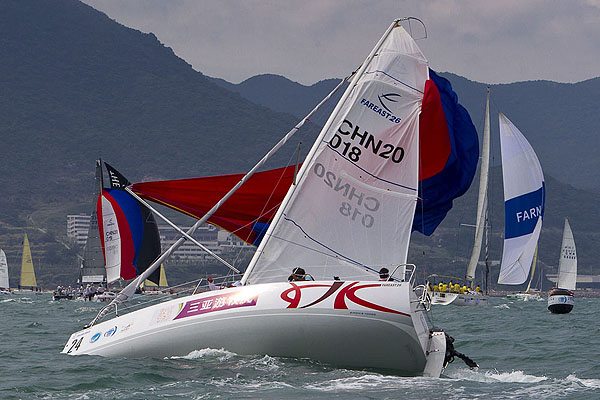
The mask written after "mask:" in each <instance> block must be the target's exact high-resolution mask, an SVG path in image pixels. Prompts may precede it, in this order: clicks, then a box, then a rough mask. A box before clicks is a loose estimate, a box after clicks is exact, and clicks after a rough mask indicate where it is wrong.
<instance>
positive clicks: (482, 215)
mask: <svg viewBox="0 0 600 400" xmlns="http://www.w3.org/2000/svg"><path fill="white" fill-rule="evenodd" d="M489 168H490V89H489V88H488V92H487V99H486V106H485V122H484V126H483V144H482V148H481V166H480V173H479V197H478V200H477V220H476V223H475V240H474V243H473V251H472V253H471V259H470V260H469V264H468V265H467V271H466V274H465V276H466V283H467V285H468V287H467V289H466V290H465V289H464V287H463V288H461V289H459V290H458V291H456V290H454V291H453V290H452V288H450V291H434V292H432V300H431V304H433V305H448V304H453V305H457V306H479V305H487V304H488V296H486V295H484V294H483V293H482V292H481V291H477V290H474V289H475V288H474V280H475V270H476V269H477V264H478V263H479V257H480V254H481V247H482V245H483V237H484V233H485V237H486V243H485V244H486V245H485V259H486V279H487V268H488V267H487V259H488V257H487V255H488V247H487V237H488V236H487V235H488V177H489ZM431 278H445V279H450V280H451V281H454V282H456V281H461V280H462V279H460V278H456V277H442V276H436V275H431ZM486 287H487V282H486Z"/></svg>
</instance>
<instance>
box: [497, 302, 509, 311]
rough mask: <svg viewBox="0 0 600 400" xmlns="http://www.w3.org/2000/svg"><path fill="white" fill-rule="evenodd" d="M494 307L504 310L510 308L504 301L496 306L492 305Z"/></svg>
mask: <svg viewBox="0 0 600 400" xmlns="http://www.w3.org/2000/svg"><path fill="white" fill-rule="evenodd" d="M494 308H502V309H505V310H509V309H510V307H509V306H508V304H506V303H502V304H499V305H497V306H494Z"/></svg>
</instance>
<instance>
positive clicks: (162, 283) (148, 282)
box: [144, 264, 169, 294]
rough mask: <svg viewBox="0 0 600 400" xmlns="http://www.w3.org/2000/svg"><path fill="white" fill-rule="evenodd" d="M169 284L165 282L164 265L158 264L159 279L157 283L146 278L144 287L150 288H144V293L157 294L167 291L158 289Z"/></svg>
mask: <svg viewBox="0 0 600 400" xmlns="http://www.w3.org/2000/svg"><path fill="white" fill-rule="evenodd" d="M168 286H169V284H168V283H167V275H166V274H165V266H164V265H163V264H160V279H159V281H158V285H157V284H156V283H154V282H152V281H151V280H149V279H146V280H145V281H144V288H150V290H147V289H146V290H145V291H144V293H145V294H159V293H167V291H164V292H163V291H162V290H160V289H164V288H166V287H168Z"/></svg>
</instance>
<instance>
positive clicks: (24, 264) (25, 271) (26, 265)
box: [21, 234, 37, 288]
mask: <svg viewBox="0 0 600 400" xmlns="http://www.w3.org/2000/svg"><path fill="white" fill-rule="evenodd" d="M21 287H22V288H23V287H26V288H27V287H29V288H34V287H37V282H36V280H35V271H34V269H33V259H32V258H31V249H30V247H29V239H28V238H27V234H25V238H24V239H23V257H22V258H21Z"/></svg>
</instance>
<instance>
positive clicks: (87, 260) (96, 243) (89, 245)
mask: <svg viewBox="0 0 600 400" xmlns="http://www.w3.org/2000/svg"><path fill="white" fill-rule="evenodd" d="M102 186H103V179H102V161H101V160H96V176H95V178H94V197H93V198H94V205H93V207H92V213H91V216H90V227H89V229H88V236H87V240H86V242H85V248H84V250H83V259H82V261H81V271H80V274H79V284H86V283H102V282H104V281H105V280H106V271H105V269H104V255H103V254H102V242H101V241H100V231H99V229H98V213H97V212H96V203H97V201H98V196H100V192H101V190H102Z"/></svg>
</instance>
